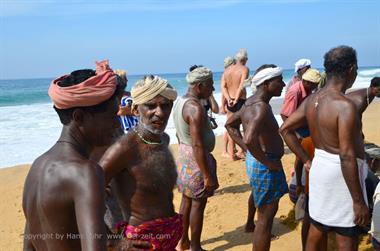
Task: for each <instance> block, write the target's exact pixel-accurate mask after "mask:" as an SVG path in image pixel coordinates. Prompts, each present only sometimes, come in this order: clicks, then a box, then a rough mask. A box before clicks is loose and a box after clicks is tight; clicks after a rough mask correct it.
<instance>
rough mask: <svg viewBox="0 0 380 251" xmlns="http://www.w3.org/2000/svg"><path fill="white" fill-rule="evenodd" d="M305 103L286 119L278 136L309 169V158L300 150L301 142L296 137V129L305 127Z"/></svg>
mask: <svg viewBox="0 0 380 251" xmlns="http://www.w3.org/2000/svg"><path fill="white" fill-rule="evenodd" d="M306 103H307V100H305V101H304V102H302V104H301V105H300V107H298V109H297V110H296V111H295V112H294V113H293V114H292V115H290V117H289V118H287V119H286V120H285V121H284V123H283V124H282V126H281V128H280V134H281V135H282V137H283V138H284V140H285V142H286V144H287V145H288V147H289V148H290V150H292V152H293V153H294V154H295V155H297V157H298V158H300V159H301V161H302V162H303V163H305V164H306V166H307V168H310V165H311V162H310V156H308V155H307V153H306V151H305V150H304V149H303V148H302V146H301V142H300V141H299V139H298V137H297V135H296V131H295V130H296V129H297V128H300V127H303V126H305V125H307V121H306Z"/></svg>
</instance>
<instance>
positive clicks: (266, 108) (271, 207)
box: [226, 65, 288, 251]
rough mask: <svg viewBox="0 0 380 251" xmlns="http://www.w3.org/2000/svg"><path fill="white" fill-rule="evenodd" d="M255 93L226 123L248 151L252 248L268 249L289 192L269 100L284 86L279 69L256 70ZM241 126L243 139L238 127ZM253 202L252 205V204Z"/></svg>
mask: <svg viewBox="0 0 380 251" xmlns="http://www.w3.org/2000/svg"><path fill="white" fill-rule="evenodd" d="M252 83H253V85H256V86H257V87H256V93H255V94H254V95H252V96H251V97H249V98H248V99H247V100H246V102H245V103H244V105H243V106H242V108H241V110H240V111H239V112H237V113H234V114H233V115H232V116H231V117H230V118H229V119H228V120H227V122H226V128H227V131H228V133H229V134H230V136H231V137H232V139H233V140H234V141H235V142H236V143H237V144H238V145H239V146H240V147H242V149H243V150H245V151H246V152H247V157H246V169H247V175H248V176H249V178H250V185H251V186H252V193H251V195H250V199H249V213H248V219H250V220H251V221H252V222H247V225H249V224H253V217H250V215H253V214H254V212H255V209H254V207H256V208H257V211H258V221H257V225H256V227H255V229H254V232H253V240H252V244H253V249H252V250H255V251H263V250H269V248H270V240H271V229H272V225H273V218H274V216H275V215H276V212H277V210H278V202H279V200H280V198H281V197H282V196H283V195H284V194H286V193H287V192H288V186H287V183H286V178H285V173H284V171H283V168H282V164H281V157H282V156H283V154H284V144H283V141H282V138H281V136H280V135H279V133H278V124H277V121H276V119H275V117H274V115H273V112H272V108H271V106H270V105H269V101H270V99H271V98H272V97H273V96H280V95H281V92H282V89H283V88H284V87H285V83H284V82H283V80H282V69H281V68H279V67H276V66H275V65H263V66H261V67H259V68H258V69H257V71H256V74H255V75H254V77H253V79H252ZM240 124H242V125H243V131H244V137H243V136H242V135H241V133H240V130H239V127H240ZM253 201H254V203H253Z"/></svg>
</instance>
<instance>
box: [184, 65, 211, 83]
mask: <svg viewBox="0 0 380 251" xmlns="http://www.w3.org/2000/svg"><path fill="white" fill-rule="evenodd" d="M210 78H211V79H212V71H211V70H210V69H209V68H206V67H203V66H202V67H198V68H195V69H194V70H192V71H191V72H189V73H187V75H186V80H187V82H188V83H189V84H193V83H199V82H203V81H205V80H207V79H210Z"/></svg>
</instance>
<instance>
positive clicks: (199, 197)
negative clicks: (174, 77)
mask: <svg viewBox="0 0 380 251" xmlns="http://www.w3.org/2000/svg"><path fill="white" fill-rule="evenodd" d="M186 80H187V82H188V83H189V87H188V91H187V93H186V94H185V96H183V97H180V98H179V100H178V101H177V102H176V104H175V106H174V108H173V119H174V125H175V127H176V130H177V136H178V140H179V147H178V149H179V154H178V163H177V172H178V179H177V185H178V190H179V192H181V193H182V201H181V206H180V214H182V215H183V229H184V231H183V236H182V238H181V241H180V243H179V245H178V247H177V248H178V250H186V249H189V248H191V250H197V251H199V250H203V249H202V248H201V243H200V241H201V234H202V227H203V215H204V210H205V208H206V203H207V198H208V197H210V196H212V195H213V194H214V191H215V189H217V188H218V186H219V185H218V180H217V176H216V161H215V159H214V157H213V156H212V154H211V152H212V151H213V150H214V147H215V135H214V132H213V131H212V128H211V125H210V121H209V120H208V118H207V114H206V112H205V109H204V107H203V105H202V104H201V102H200V101H201V99H207V98H209V97H210V96H211V94H212V91H213V90H214V81H213V74H212V72H211V70H210V69H208V68H206V67H203V66H199V67H191V68H190V72H189V73H188V74H187V76H186ZM189 226H190V230H191V238H189V235H188V229H189Z"/></svg>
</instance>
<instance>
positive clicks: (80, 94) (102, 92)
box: [48, 60, 117, 109]
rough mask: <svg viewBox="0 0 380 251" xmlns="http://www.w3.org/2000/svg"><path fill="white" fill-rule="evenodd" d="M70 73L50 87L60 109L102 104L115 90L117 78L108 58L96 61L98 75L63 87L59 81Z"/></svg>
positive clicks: (56, 80)
mask: <svg viewBox="0 0 380 251" xmlns="http://www.w3.org/2000/svg"><path fill="white" fill-rule="evenodd" d="M69 76H70V75H64V76H61V77H59V78H57V79H54V80H53V81H52V82H51V84H50V87H49V91H48V93H49V96H50V98H51V100H52V101H53V103H54V106H55V107H56V108H58V109H69V108H73V107H86V106H94V105H97V104H100V103H102V102H104V101H106V100H107V99H109V98H110V97H111V96H112V95H113V94H114V92H115V89H116V85H117V79H116V75H115V74H114V72H113V71H112V69H111V68H110V67H109V64H108V60H103V61H100V62H96V75H95V76H93V77H90V78H88V79H87V80H85V81H83V82H82V83H80V84H76V85H72V86H67V87H62V86H59V83H60V82H61V81H62V80H64V79H65V78H67V77H69Z"/></svg>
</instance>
